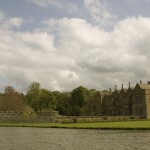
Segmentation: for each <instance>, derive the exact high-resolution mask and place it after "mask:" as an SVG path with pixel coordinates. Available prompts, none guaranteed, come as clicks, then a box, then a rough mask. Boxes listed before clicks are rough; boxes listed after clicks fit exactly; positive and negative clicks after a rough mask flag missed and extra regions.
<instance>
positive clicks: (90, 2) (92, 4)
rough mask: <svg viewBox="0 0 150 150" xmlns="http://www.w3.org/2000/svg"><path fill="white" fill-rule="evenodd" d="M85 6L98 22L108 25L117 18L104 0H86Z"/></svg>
mask: <svg viewBox="0 0 150 150" xmlns="http://www.w3.org/2000/svg"><path fill="white" fill-rule="evenodd" d="M84 6H85V8H86V9H87V10H88V12H89V14H90V16H91V17H92V18H93V20H94V21H95V22H96V23H99V24H101V25H102V26H106V25H108V24H112V22H113V21H114V20H115V19H116V17H115V16H114V15H112V14H111V12H110V11H109V10H108V8H107V6H106V3H102V0H84Z"/></svg>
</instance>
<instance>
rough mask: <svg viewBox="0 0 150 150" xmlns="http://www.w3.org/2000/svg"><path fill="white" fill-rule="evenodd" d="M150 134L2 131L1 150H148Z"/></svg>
mask: <svg viewBox="0 0 150 150" xmlns="http://www.w3.org/2000/svg"><path fill="white" fill-rule="evenodd" d="M149 147H150V131H116V130H115V131H112V130H110V131H108V130H80V129H79V130H77V129H51V128H49V129H47V128H46V129H44V128H18V127H16V128H11V127H1V128H0V149H2V150H114V149H117V150H135V149H136V150H149Z"/></svg>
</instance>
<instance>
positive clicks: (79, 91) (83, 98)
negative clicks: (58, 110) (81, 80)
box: [71, 86, 90, 116]
mask: <svg viewBox="0 0 150 150" xmlns="http://www.w3.org/2000/svg"><path fill="white" fill-rule="evenodd" d="M89 94H90V91H89V90H88V89H87V88H85V87H83V86H79V87H78V88H76V89H74V90H73V91H72V95H71V106H72V115H75V116H79V115H80V114H81V110H82V108H83V106H84V105H85V104H86V102H87V97H88V95H89Z"/></svg>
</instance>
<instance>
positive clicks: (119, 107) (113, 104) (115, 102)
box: [91, 81, 150, 119]
mask: <svg viewBox="0 0 150 150" xmlns="http://www.w3.org/2000/svg"><path fill="white" fill-rule="evenodd" d="M96 99H97V101H99V103H98V104H97V105H93V106H91V107H93V109H94V111H96V110H100V112H99V115H103V116H138V117H140V118H146V119H150V82H148V83H147V84H143V83H142V81H140V83H137V84H136V86H135V87H134V88H132V87H130V82H129V87H128V89H125V88H124V87H123V84H122V88H121V90H117V86H115V90H114V91H113V92H112V91H111V89H110V91H102V92H98V93H97V98H96Z"/></svg>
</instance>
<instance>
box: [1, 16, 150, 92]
mask: <svg viewBox="0 0 150 150" xmlns="http://www.w3.org/2000/svg"><path fill="white" fill-rule="evenodd" d="M9 20H11V18H8V19H6V18H5V19H4V20H3V22H2V23H3V24H5V23H6V22H9ZM12 24H13V25H14V24H15V23H12ZM12 24H11V25H12ZM20 25H21V24H20V23H18V24H17V23H16V24H15V26H17V27H18V26H20ZM0 34H1V35H3V36H1V37H0V56H1V59H0V80H3V79H4V80H5V83H6V85H7V84H10V85H14V86H15V87H16V88H17V89H19V90H23V91H25V90H27V87H28V86H29V84H30V83H31V82H32V81H37V82H40V83H41V85H42V87H44V88H47V89H50V90H61V91H66V90H67V91H69V90H72V89H73V88H75V87H77V86H79V85H83V86H86V87H88V88H96V89H101V90H102V89H108V88H109V87H112V86H113V85H115V84H119V85H121V83H122V82H123V83H127V82H128V81H131V82H133V83H136V82H137V80H144V81H146V80H148V79H149V76H150V71H149V67H150V63H149V58H150V51H149V49H150V44H149V37H150V19H149V18H144V17H137V18H136V17H132V18H126V19H124V20H121V21H120V22H118V23H117V24H116V25H115V27H114V29H113V30H112V31H111V32H108V31H104V30H103V29H101V28H99V26H98V25H93V24H91V23H89V22H88V21H86V20H84V19H81V18H62V19H48V20H45V21H43V27H42V28H39V29H34V30H33V31H26V32H24V31H18V30H17V31H16V30H13V28H3V27H2V26H0ZM56 34H57V36H56ZM3 85H4V82H3ZM118 88H119V87H118Z"/></svg>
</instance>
